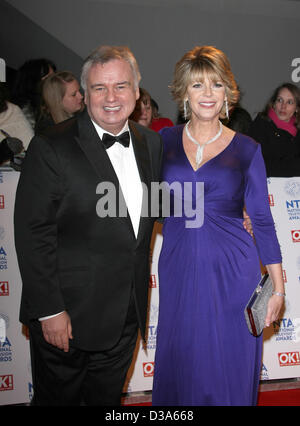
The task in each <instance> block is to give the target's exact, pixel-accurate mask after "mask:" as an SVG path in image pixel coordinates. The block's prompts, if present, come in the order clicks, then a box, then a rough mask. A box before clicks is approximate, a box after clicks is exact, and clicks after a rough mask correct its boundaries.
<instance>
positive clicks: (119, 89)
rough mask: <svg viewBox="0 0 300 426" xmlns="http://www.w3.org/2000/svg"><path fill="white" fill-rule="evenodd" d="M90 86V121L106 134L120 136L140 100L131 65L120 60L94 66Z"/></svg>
mask: <svg viewBox="0 0 300 426" xmlns="http://www.w3.org/2000/svg"><path fill="white" fill-rule="evenodd" d="M86 83H87V84H86V86H87V87H86V92H85V98H84V102H85V104H86V106H87V109H88V113H89V115H90V117H91V118H92V120H93V121H95V122H96V123H97V124H98V125H99V126H100V127H102V128H103V129H104V130H107V131H108V132H110V133H113V134H117V133H119V132H120V131H121V130H122V128H123V127H124V125H125V123H126V121H127V119H128V117H129V116H130V114H131V113H132V111H133V110H134V107H135V103H136V100H137V99H138V98H139V89H138V87H137V88H135V85H134V76H133V72H132V70H131V67H130V65H129V64H128V63H127V62H126V61H124V60H119V59H114V60H111V61H109V62H106V63H105V64H96V65H93V66H92V67H91V68H90V70H89V73H88V76H87V82H86Z"/></svg>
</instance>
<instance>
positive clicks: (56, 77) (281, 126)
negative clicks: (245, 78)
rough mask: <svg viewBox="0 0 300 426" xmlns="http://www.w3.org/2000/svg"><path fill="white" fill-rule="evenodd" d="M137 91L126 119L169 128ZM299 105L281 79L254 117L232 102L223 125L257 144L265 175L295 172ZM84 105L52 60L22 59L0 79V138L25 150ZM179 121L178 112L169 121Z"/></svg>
mask: <svg viewBox="0 0 300 426" xmlns="http://www.w3.org/2000/svg"><path fill="white" fill-rule="evenodd" d="M139 90H140V97H139V99H138V100H137V102H136V108H135V110H134V111H133V113H132V115H131V116H130V119H131V120H133V121H136V122H138V123H140V124H142V125H143V126H145V127H148V128H150V129H152V130H154V131H156V132H159V131H160V130H161V129H163V128H165V127H172V126H174V123H173V121H172V120H171V119H170V118H167V117H163V116H162V115H161V114H160V112H159V105H158V103H157V102H156V101H155V100H154V99H153V98H152V96H151V95H150V93H149V92H148V91H147V90H146V89H145V88H142V87H140V89H139ZM299 106H300V89H299V88H298V87H297V86H296V85H295V84H292V83H282V84H280V85H279V86H278V87H276V88H275V90H274V92H273V93H272V95H271V96H270V98H269V99H268V100H267V102H266V105H265V107H264V108H263V110H262V111H261V112H259V113H258V114H257V116H256V117H255V119H254V120H253V119H252V117H251V115H250V114H249V112H248V111H247V110H246V109H245V108H243V107H242V105H240V104H237V105H236V106H235V107H234V108H232V110H230V111H229V117H228V118H226V119H224V120H223V123H224V124H225V125H227V126H228V127H229V128H231V129H232V130H234V131H236V132H239V133H242V134H245V135H248V136H251V137H252V138H253V139H254V140H256V141H257V142H259V143H260V144H261V147H262V153H263V157H264V160H265V165H266V169H267V176H268V177H291V176H299V175H300V132H299V128H300V114H299ZM84 107H85V106H84V102H83V94H82V92H81V89H80V85H79V82H78V80H77V79H76V77H75V76H74V74H73V73H72V72H69V71H57V66H56V64H55V63H54V62H53V61H51V60H49V59H46V58H40V59H33V60H28V61H26V62H25V63H24V64H23V65H22V66H21V67H20V68H19V69H18V70H17V72H16V76H15V78H14V81H13V84H11V87H8V85H7V84H5V83H0V141H1V140H3V139H4V138H6V137H7V135H8V136H12V137H16V138H19V139H20V140H21V141H22V143H23V146H24V150H25V151H26V149H27V148H28V145H29V142H30V140H31V138H32V137H33V135H34V134H35V133H41V132H43V130H45V129H46V128H48V127H49V126H52V125H54V124H57V123H60V122H61V121H64V120H66V119H68V118H70V117H72V116H74V115H75V114H77V113H79V112H80V111H82V110H83V109H84ZM185 122H186V120H185V118H184V117H183V116H182V115H181V113H180V112H178V116H177V118H176V123H175V124H181V123H185Z"/></svg>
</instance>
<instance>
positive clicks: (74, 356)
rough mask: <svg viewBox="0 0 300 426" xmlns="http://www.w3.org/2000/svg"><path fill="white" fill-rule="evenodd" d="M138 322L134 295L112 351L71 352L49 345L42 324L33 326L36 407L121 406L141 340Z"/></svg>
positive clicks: (73, 349)
mask: <svg viewBox="0 0 300 426" xmlns="http://www.w3.org/2000/svg"><path fill="white" fill-rule="evenodd" d="M137 330H138V323H137V317H136V310H135V305H134V301H133V297H132V298H131V302H130V306H129V309H128V315H127V320H126V323H125V326H124V330H123V333H122V336H121V339H120V341H119V342H118V344H117V345H116V346H115V347H113V348H112V349H110V350H106V351H101V352H88V351H82V350H80V349H76V348H72V347H70V349H69V352H66V353H65V352H63V351H62V350H60V349H58V348H56V347H54V346H52V345H50V344H48V343H47V342H46V341H45V339H44V337H43V334H42V330H41V325H40V323H39V322H38V321H34V322H33V323H32V324H31V326H30V327H29V332H30V352H31V364H32V379H33V392H34V396H33V399H32V403H31V404H32V405H34V406H40V405H42V406H47V405H48V406H71V405H72V406H74V405H94V406H112V405H120V403H121V394H122V389H123V386H124V382H125V379H126V374H127V371H128V369H129V367H130V364H131V361H132V357H133V352H134V348H135V345H136V339H137Z"/></svg>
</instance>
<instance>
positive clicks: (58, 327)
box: [41, 311, 73, 352]
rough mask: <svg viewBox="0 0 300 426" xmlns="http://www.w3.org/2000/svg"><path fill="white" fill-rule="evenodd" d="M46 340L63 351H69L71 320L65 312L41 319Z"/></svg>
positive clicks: (71, 337)
mask: <svg viewBox="0 0 300 426" xmlns="http://www.w3.org/2000/svg"><path fill="white" fill-rule="evenodd" d="M41 325H42V330H43V334H44V338H45V340H46V342H48V343H50V344H51V345H53V346H56V347H57V348H59V349H62V350H63V351H64V352H68V351H69V339H73V336H72V325H71V320H70V317H69V315H68V314H67V312H65V311H64V312H62V313H61V314H59V315H57V316H55V317H53V318H49V319H46V320H43V321H41Z"/></svg>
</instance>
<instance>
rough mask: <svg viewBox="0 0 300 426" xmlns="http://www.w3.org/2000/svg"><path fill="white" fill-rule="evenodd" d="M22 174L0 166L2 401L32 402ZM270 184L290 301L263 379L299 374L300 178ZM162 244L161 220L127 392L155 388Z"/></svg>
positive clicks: (270, 345) (272, 336) (268, 341)
mask: <svg viewBox="0 0 300 426" xmlns="http://www.w3.org/2000/svg"><path fill="white" fill-rule="evenodd" d="M18 179H19V173H18V172H15V171H4V170H2V171H1V170H0V405H8V404H21V403H28V402H29V401H30V399H31V397H32V394H33V388H32V379H31V367H30V353H29V340H28V336H27V333H26V328H25V327H23V326H22V324H20V322H19V319H18V315H19V304H20V296H21V277H20V273H19V269H18V264H17V259H16V252H15V247H14V231H13V210H14V200H15V192H16V187H17V183H18ZM268 188H269V203H270V206H271V211H272V214H273V218H274V221H275V225H276V230H277V235H278V239H279V242H280V245H281V250H282V254H283V274H284V281H285V286H286V303H285V309H284V311H283V312H282V315H281V317H280V319H279V320H278V321H276V322H275V323H273V324H272V326H271V327H269V328H268V329H266V330H265V331H264V353H263V360H262V368H261V380H272V379H288V378H294V377H300V178H288V179H287V178H271V179H268ZM28 202H30V200H28ZM161 245H162V233H161V225H160V224H156V226H155V229H154V232H153V238H152V245H151V276H150V281H149V322H148V333H147V341H146V343H144V342H143V341H142V340H141V339H139V340H138V342H137V346H136V351H135V357H134V361H133V363H132V366H131V369H130V371H129V374H128V377H127V381H126V384H125V387H124V392H138V391H151V389H152V382H153V373H154V368H155V365H154V356H155V349H156V329H157V318H158V306H159V277H158V272H157V265H158V258H159V253H160V250H161Z"/></svg>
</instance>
